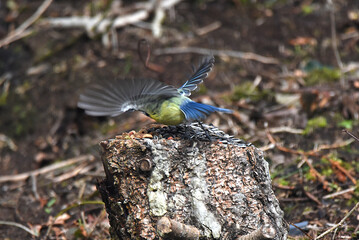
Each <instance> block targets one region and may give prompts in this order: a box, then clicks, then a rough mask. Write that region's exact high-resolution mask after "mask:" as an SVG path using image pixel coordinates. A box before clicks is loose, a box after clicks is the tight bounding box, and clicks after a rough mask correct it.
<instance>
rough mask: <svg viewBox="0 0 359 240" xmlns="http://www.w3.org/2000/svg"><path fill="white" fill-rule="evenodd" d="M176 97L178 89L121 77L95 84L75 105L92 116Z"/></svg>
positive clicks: (110, 113)
mask: <svg viewBox="0 0 359 240" xmlns="http://www.w3.org/2000/svg"><path fill="white" fill-rule="evenodd" d="M172 96H178V92H177V89H175V88H174V87H172V86H168V85H166V84H164V83H162V82H160V81H157V80H154V79H120V80H118V79H117V80H110V81H103V82H99V83H96V84H94V85H92V86H90V87H89V88H87V89H86V90H85V91H84V92H83V93H82V94H81V95H80V99H79V102H78V103H77V106H78V107H79V108H82V109H84V110H85V112H86V114H88V115H91V116H117V115H120V114H121V113H123V112H126V111H129V110H143V109H142V107H143V106H144V105H145V104H148V103H149V102H150V101H156V99H157V98H159V99H163V98H167V97H172Z"/></svg>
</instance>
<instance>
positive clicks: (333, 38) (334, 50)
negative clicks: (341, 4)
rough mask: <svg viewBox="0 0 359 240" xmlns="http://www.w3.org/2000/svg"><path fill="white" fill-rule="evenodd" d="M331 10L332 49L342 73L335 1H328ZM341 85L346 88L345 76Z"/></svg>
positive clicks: (341, 79)
mask: <svg viewBox="0 0 359 240" xmlns="http://www.w3.org/2000/svg"><path fill="white" fill-rule="evenodd" d="M327 2H328V5H329V8H330V32H331V38H332V48H333V52H334V56H335V60H336V61H337V64H338V66H339V68H340V71H341V72H342V70H343V62H342V60H341V58H340V55H339V51H338V46H337V32H336V30H335V9H334V3H333V0H327ZM340 83H341V84H342V86H344V78H343V76H341V77H340Z"/></svg>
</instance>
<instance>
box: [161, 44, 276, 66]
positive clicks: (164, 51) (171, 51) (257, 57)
mask: <svg viewBox="0 0 359 240" xmlns="http://www.w3.org/2000/svg"><path fill="white" fill-rule="evenodd" d="M182 53H197V54H202V55H215V56H228V57H234V58H240V59H245V60H254V61H258V62H261V63H265V64H279V61H278V60H277V59H275V58H271V57H265V56H261V55H258V54H255V53H252V52H239V51H231V50H214V49H208V48H198V47H173V48H162V49H156V50H155V51H154V54H156V55H163V54H182Z"/></svg>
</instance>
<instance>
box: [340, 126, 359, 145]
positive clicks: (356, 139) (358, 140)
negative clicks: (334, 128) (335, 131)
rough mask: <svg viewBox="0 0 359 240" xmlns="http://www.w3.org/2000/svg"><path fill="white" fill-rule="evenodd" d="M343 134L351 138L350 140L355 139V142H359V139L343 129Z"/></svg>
mask: <svg viewBox="0 0 359 240" xmlns="http://www.w3.org/2000/svg"><path fill="white" fill-rule="evenodd" d="M343 132H345V133H346V134H348V135H349V136H351V137H352V138H354V139H355V141H357V142H359V138H358V137H357V136H355V135H354V134H353V133H351V132H349V131H348V130H346V129H344V130H343Z"/></svg>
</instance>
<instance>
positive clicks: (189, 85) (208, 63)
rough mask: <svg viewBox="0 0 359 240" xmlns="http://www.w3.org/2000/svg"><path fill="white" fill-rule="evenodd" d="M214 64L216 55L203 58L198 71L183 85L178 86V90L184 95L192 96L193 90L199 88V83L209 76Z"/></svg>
mask: <svg viewBox="0 0 359 240" xmlns="http://www.w3.org/2000/svg"><path fill="white" fill-rule="evenodd" d="M213 66H214V57H213V56H209V57H206V58H204V59H203V60H202V63H201V64H200V66H199V67H198V69H197V71H195V72H194V73H193V75H192V76H191V77H190V78H189V79H188V81H187V82H185V83H184V84H183V85H182V87H180V88H178V92H179V93H180V94H181V95H183V96H190V95H191V91H193V90H195V89H196V88H197V85H198V84H200V83H202V82H203V79H205V78H206V77H207V76H208V73H209V72H210V71H211V70H212V68H213Z"/></svg>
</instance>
